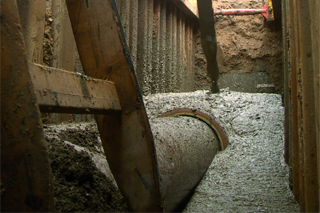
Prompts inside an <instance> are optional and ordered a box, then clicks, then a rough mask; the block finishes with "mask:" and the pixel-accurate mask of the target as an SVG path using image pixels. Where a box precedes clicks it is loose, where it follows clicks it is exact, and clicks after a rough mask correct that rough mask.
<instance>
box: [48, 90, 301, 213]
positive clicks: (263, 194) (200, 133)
mask: <svg viewBox="0 0 320 213" xmlns="http://www.w3.org/2000/svg"><path fill="white" fill-rule="evenodd" d="M206 92H207V91H205V90H202V91H196V92H192V93H168V94H155V95H150V96H145V97H144V101H145V105H146V109H147V113H148V117H149V120H150V124H151V129H152V132H153V135H154V138H155V143H156V150H157V156H158V163H159V171H160V177H161V180H162V183H163V188H162V193H164V194H165V195H167V196H165V197H166V198H169V199H168V200H166V202H165V203H166V207H167V209H170V210H172V209H178V210H181V211H182V210H183V211H185V212H230V211H237V212H251V211H253V212H263V211H266V212H298V211H299V205H298V204H297V203H296V201H295V199H294V197H293V194H292V192H291V190H290V188H289V181H288V175H289V168H288V166H287V164H286V163H285V162H284V158H283V154H284V128H283V119H284V108H283V106H282V100H281V96H280V95H277V94H266V93H264V94H262V93H261V94H253V93H241V92H232V91H229V90H223V91H222V92H221V93H220V94H210V95H208V94H207V93H206ZM183 107H184V108H185V107H187V108H190V109H198V110H199V109H201V110H202V111H203V112H205V113H206V114H208V115H210V116H211V117H213V118H214V119H215V120H216V121H217V122H218V123H219V124H220V125H221V127H222V128H223V129H224V131H225V133H226V135H227V136H228V138H229V145H228V146H227V148H226V149H225V150H224V151H218V149H219V148H218V144H217V143H216V140H217V138H216V137H215V136H214V133H213V131H212V130H211V129H210V128H209V127H208V126H207V125H205V124H204V123H203V122H202V121H199V120H197V119H194V118H190V117H177V118H176V117H171V118H159V115H161V114H163V113H165V112H168V111H171V110H173V109H176V108H183ZM44 130H45V135H46V136H45V137H46V139H47V141H48V144H49V150H50V158H51V167H52V170H53V175H54V189H55V201H56V210H57V211H128V209H127V208H126V204H125V201H124V199H123V198H122V196H121V194H120V192H119V191H118V189H117V185H116V182H115V180H114V179H113V177H112V173H111V172H110V169H109V168H108V166H107V161H106V160H105V156H104V152H103V148H102V146H101V141H100V139H99V133H98V131H97V127H96V124H95V123H78V124H75V123H68V124H61V125H46V126H45V128H44ZM210 144H211V147H210V146H208V145H210ZM213 144H215V147H214V146H212V145H213ZM204 147H205V148H204ZM188 181H191V182H193V184H191V185H190V184H189V183H188ZM166 184H167V185H166ZM79 200H80V201H81V205H80V204H79ZM181 200H182V201H183V202H182V203H180V202H178V201H181ZM173 203H174V204H173ZM172 205H173V206H175V207H172Z"/></svg>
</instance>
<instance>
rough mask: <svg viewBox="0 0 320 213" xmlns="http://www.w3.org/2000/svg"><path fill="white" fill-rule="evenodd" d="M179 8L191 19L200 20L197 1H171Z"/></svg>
mask: <svg viewBox="0 0 320 213" xmlns="http://www.w3.org/2000/svg"><path fill="white" fill-rule="evenodd" d="M171 1H172V2H173V3H174V4H175V5H177V7H178V8H179V9H180V10H182V12H184V14H186V15H187V16H189V17H191V18H196V19H198V18H199V13H198V7H197V1H195V0H171Z"/></svg>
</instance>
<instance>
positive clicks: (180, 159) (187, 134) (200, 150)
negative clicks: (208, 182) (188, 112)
mask: <svg viewBox="0 0 320 213" xmlns="http://www.w3.org/2000/svg"><path fill="white" fill-rule="evenodd" d="M150 123H151V129H152V132H153V135H154V141H155V146H156V152H157V159H158V169H159V173H160V181H161V192H162V199H163V205H164V210H165V211H166V212H171V211H180V210H182V208H183V206H184V205H185V204H186V202H187V200H188V198H189V197H190V196H191V195H192V194H193V191H194V189H195V187H196V186H197V185H198V183H199V182H200V181H201V179H202V177H203V176H204V174H205V172H206V171H207V168H208V167H209V165H210V164H211V161H212V159H213V157H214V156H215V154H216V153H217V152H218V150H219V143H218V139H217V137H216V135H215V133H214V132H213V131H212V129H211V128H210V127H209V126H208V125H207V124H205V123H204V122H202V121H200V120H198V119H196V118H192V117H163V118H155V119H153V120H152V121H151V122H150Z"/></svg>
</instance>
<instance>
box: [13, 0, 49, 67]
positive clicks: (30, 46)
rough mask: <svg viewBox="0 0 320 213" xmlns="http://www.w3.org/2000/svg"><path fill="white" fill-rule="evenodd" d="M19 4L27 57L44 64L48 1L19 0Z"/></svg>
mask: <svg viewBox="0 0 320 213" xmlns="http://www.w3.org/2000/svg"><path fill="white" fill-rule="evenodd" d="M17 4H18V9H19V15H20V20H21V26H22V33H23V37H24V42H25V47H26V48H25V51H26V54H27V59H28V60H29V61H32V62H33V63H38V64H42V62H43V38H44V25H45V23H44V22H45V13H46V2H45V1H43V0H34V1H25V0H17Z"/></svg>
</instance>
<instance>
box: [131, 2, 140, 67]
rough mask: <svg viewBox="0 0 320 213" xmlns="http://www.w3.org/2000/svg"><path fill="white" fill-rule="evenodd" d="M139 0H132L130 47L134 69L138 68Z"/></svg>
mask: <svg viewBox="0 0 320 213" xmlns="http://www.w3.org/2000/svg"><path fill="white" fill-rule="evenodd" d="M138 13H139V8H138V0H131V1H130V32H129V49H130V55H131V60H132V63H133V66H134V69H135V70H136V69H137V54H138Z"/></svg>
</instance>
